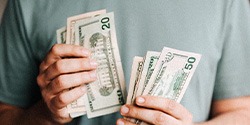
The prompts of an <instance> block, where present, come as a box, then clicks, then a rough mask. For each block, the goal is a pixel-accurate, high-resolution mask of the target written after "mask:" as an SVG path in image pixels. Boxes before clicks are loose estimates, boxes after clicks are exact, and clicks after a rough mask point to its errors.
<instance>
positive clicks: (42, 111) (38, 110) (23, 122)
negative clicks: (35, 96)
mask: <svg viewBox="0 0 250 125" xmlns="http://www.w3.org/2000/svg"><path fill="white" fill-rule="evenodd" d="M0 123H4V124H5V125H55V124H56V123H55V122H53V120H52V118H51V116H50V113H49V111H48V110H47V108H46V106H45V105H44V104H43V102H42V101H39V102H38V103H37V104H35V105H34V106H32V107H31V108H29V109H21V108H15V109H12V108H11V109H8V108H7V109H5V110H2V111H1V114H0Z"/></svg>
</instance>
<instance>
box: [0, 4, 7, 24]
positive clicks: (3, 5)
mask: <svg viewBox="0 0 250 125" xmlns="http://www.w3.org/2000/svg"><path fill="white" fill-rule="evenodd" d="M6 3H7V0H0V23H1V20H2V15H3V11H4V8H5V5H6Z"/></svg>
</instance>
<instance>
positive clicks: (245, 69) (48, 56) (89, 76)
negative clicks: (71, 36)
mask: <svg viewBox="0 0 250 125" xmlns="http://www.w3.org/2000/svg"><path fill="white" fill-rule="evenodd" d="M100 9H107V11H108V12H111V11H113V12H114V13H115V22H116V30H117V37H118V45H119V49H120V53H121V58H122V63H123V67H124V70H125V76H126V81H128V79H129V73H130V71H129V70H128V69H130V67H131V64H132V58H133V57H134V56H136V55H145V53H146V51H148V50H155V51H160V50H161V49H162V48H163V46H168V47H172V48H176V49H180V50H185V51H190V52H196V53H200V54H202V60H201V61H200V64H199V66H198V67H197V70H196V72H195V74H194V76H193V78H192V80H191V83H190V85H189V87H188V89H187V91H186V94H185V96H184V98H183V99H182V101H181V103H180V104H178V103H176V102H174V101H171V100H169V99H165V98H161V97H151V96H141V97H138V98H137V99H136V104H137V106H132V105H124V106H123V107H122V108H121V112H120V113H121V115H122V116H126V117H132V118H136V119H141V120H143V121H145V122H148V123H150V124H159V125H221V124H225V125H247V124H248V123H249V122H250V113H249V112H250V97H249V95H250V91H249V89H248V88H249V87H250V77H248V74H250V65H249V64H248V62H250V59H249V58H248V56H249V55H250V51H249V47H250V42H249V41H250V35H249V34H250V10H249V9H250V8H249V3H248V1H247V0H220V1H218V0H206V1H199V0H191V1H176V0H175V1H171V0H160V1H151V0H144V1H118V0H109V1H102V0H95V1H93V0H71V1H68V0H61V1H56V0H54V1H50V0H46V1H44V0H43V1H32V0H26V1H18V0H10V1H9V3H8V6H7V9H6V12H5V14H4V19H3V22H2V25H1V28H0V58H1V60H0V70H1V72H0V101H1V104H0V123H4V124H11V125H12V124H19V125H20V124H21V125H22V124H24V125H30V124H42V125H47V124H48V125H49V124H66V123H68V124H73V125H74V124H84V125H102V124H103V125H109V124H118V125H133V123H130V122H128V121H126V120H124V119H122V118H121V117H120V115H119V113H114V114H110V115H106V116H102V117H98V118H93V119H87V118H86V116H83V117H79V118H76V119H71V118H70V117H69V114H68V113H67V109H66V108H65V106H66V105H67V104H69V103H71V102H72V101H74V100H75V99H77V98H79V97H80V96H82V95H84V94H85V93H86V88H85V86H84V85H85V84H87V83H90V82H92V81H94V80H95V79H96V76H95V73H94V70H95V69H96V66H97V64H96V62H95V61H94V60H90V59H89V57H90V54H89V53H90V52H89V50H87V49H86V48H83V47H79V46H74V45H61V44H56V45H54V44H55V43H56V38H55V37H56V35H55V31H56V29H58V28H60V27H62V26H64V25H66V19H67V17H70V16H73V15H77V14H81V13H86V12H89V11H94V10H100ZM79 85H81V86H83V87H78V86H79ZM72 87H75V88H74V89H72V90H70V91H66V90H68V88H72Z"/></svg>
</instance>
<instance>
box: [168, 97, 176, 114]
mask: <svg viewBox="0 0 250 125" xmlns="http://www.w3.org/2000/svg"><path fill="white" fill-rule="evenodd" d="M175 108H176V102H175V101H174V100H166V109H167V110H168V111H169V112H170V113H172V112H173V110H175Z"/></svg>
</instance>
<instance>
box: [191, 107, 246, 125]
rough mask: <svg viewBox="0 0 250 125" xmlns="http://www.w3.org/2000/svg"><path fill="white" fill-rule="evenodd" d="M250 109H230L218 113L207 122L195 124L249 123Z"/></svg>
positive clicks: (236, 124) (243, 124)
mask: <svg viewBox="0 0 250 125" xmlns="http://www.w3.org/2000/svg"><path fill="white" fill-rule="evenodd" d="M249 123H250V112H249V110H245V109H242V110H237V111H230V112H226V113H223V114H220V115H217V116H215V117H213V118H212V119H210V120H209V121H207V122H203V123H197V124H195V125H249Z"/></svg>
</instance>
